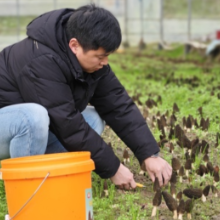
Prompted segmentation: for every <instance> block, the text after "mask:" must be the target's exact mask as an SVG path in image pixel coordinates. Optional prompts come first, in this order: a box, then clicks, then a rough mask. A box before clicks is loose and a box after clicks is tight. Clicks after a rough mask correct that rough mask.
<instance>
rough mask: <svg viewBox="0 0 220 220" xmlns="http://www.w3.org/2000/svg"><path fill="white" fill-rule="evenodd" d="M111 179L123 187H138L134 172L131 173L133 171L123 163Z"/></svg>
mask: <svg viewBox="0 0 220 220" xmlns="http://www.w3.org/2000/svg"><path fill="white" fill-rule="evenodd" d="M110 179H111V181H112V182H113V183H114V184H115V185H116V186H119V187H121V188H123V189H126V190H130V189H131V188H132V189H134V188H136V182H135V181H134V175H133V173H131V171H130V170H129V169H128V168H127V167H125V166H124V165H123V164H120V166H119V168H118V171H117V172H116V174H115V175H114V176H113V177H111V178H110Z"/></svg>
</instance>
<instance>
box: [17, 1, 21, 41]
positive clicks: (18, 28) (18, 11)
mask: <svg viewBox="0 0 220 220" xmlns="http://www.w3.org/2000/svg"><path fill="white" fill-rule="evenodd" d="M16 17H17V40H18V41H19V39H20V29H21V27H20V25H21V24H20V5H19V0H16Z"/></svg>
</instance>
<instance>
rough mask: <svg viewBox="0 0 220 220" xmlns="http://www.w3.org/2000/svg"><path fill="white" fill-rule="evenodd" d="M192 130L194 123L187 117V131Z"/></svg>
mask: <svg viewBox="0 0 220 220" xmlns="http://www.w3.org/2000/svg"><path fill="white" fill-rule="evenodd" d="M191 129H192V121H191V118H190V117H187V119H186V131H187V132H190V131H191Z"/></svg>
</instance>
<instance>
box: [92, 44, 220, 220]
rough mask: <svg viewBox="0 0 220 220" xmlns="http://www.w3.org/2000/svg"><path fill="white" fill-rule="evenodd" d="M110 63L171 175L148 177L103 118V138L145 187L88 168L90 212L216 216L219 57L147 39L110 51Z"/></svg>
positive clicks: (98, 215) (219, 206)
mask: <svg viewBox="0 0 220 220" xmlns="http://www.w3.org/2000/svg"><path fill="white" fill-rule="evenodd" d="M110 65H111V67H112V69H113V70H114V72H115V74H116V75H117V76H118V78H119V79H120V81H121V82H122V84H123V85H124V86H125V88H126V89H127V91H128V93H129V95H130V96H131V97H132V99H133V100H134V102H135V103H136V104H137V105H138V107H139V109H140V111H141V113H142V115H143V117H144V118H145V119H146V122H147V123H148V126H149V127H150V129H151V131H152V133H153V135H154V137H155V139H156V141H157V142H158V144H159V146H160V150H161V151H160V156H161V157H163V158H164V159H166V160H167V161H168V162H169V163H170V164H171V165H172V167H173V175H172V178H171V180H170V182H169V184H168V185H167V186H164V187H161V188H160V187H158V186H156V185H157V184H156V183H155V184H153V183H152V181H151V180H150V178H149V177H148V175H147V173H145V172H144V171H143V170H142V169H141V168H140V166H139V163H138V161H137V159H136V158H135V157H134V154H133V152H132V151H131V150H130V149H128V148H127V146H126V145H125V144H124V143H123V142H122V141H121V140H120V139H119V138H118V137H117V136H116V135H115V134H114V132H112V130H111V128H109V127H108V126H107V127H106V129H105V131H104V134H103V138H104V140H105V141H106V142H107V143H108V144H109V146H110V147H112V148H113V150H114V151H115V153H116V155H117V156H118V157H119V158H120V160H121V162H123V163H124V164H125V165H126V166H127V167H128V168H129V169H130V170H131V171H132V172H133V173H134V178H135V180H136V181H137V182H139V183H142V184H143V185H145V186H146V187H145V188H136V189H135V190H133V191H125V190H121V189H118V188H117V187H115V186H113V185H112V184H111V181H110V180H101V179H100V178H99V177H98V176H96V175H95V174H93V196H94V216H95V219H98V220H100V219H109V220H111V219H112V220H113V219H119V220H127V219H132V220H136V219H137V220H142V219H164V220H165V219H175V218H176V219H200V220H201V219H216V220H217V219H220V198H219V196H220V193H219V190H220V184H219V164H220V160H219V152H220V146H219V142H218V139H219V132H220V131H219V130H220V126H219V122H220V119H219V111H220V100H219V99H220V86H219V85H220V68H219V67H220V62H219V59H218V58H216V59H215V60H212V59H210V58H209V57H205V56H204V55H203V53H202V51H192V52H191V53H190V54H188V55H185V54H184V46H183V45H174V46H173V50H169V51H165V50H163V51H158V50H157V49H156V45H148V47H147V49H145V50H143V51H138V50H136V49H128V50H126V51H124V53H122V54H117V53H116V54H113V55H112V56H111V57H110ZM105 192H108V194H106V193H105ZM160 201H161V202H160ZM155 207H156V208H155Z"/></svg>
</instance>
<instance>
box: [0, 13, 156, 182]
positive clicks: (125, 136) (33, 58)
mask: <svg viewBox="0 0 220 220" xmlns="http://www.w3.org/2000/svg"><path fill="white" fill-rule="evenodd" d="M73 12H74V10H72V9H62V10H55V11H52V12H48V13H46V14H43V15H41V16H39V17H38V18H36V19H35V20H33V21H32V22H31V23H30V24H29V25H28V27H27V35H28V37H27V38H26V39H24V40H23V41H21V42H18V43H16V44H14V45H12V46H9V47H7V48H5V49H4V50H3V51H2V52H1V53H0V108H2V107H4V106H8V105H12V104H16V103H24V102H26V103H27V102H34V103H39V104H41V105H43V106H44V107H45V108H46V109H47V110H48V113H49V116H50V129H51V130H52V131H53V132H54V133H55V134H56V136H57V137H58V138H59V140H60V141H61V143H62V144H63V145H64V147H65V148H66V149H67V150H68V151H90V152H91V155H92V159H93V160H94V161H95V166H96V172H97V173H98V174H99V175H100V176H101V177H103V178H108V177H111V176H113V175H114V174H115V173H116V171H117V169H118V167H119V164H120V161H119V159H118V158H117V157H116V156H115V155H114V153H113V151H112V149H111V148H110V147H109V146H108V145H107V144H106V143H105V142H104V141H103V140H102V138H101V137H100V136H99V135H98V134H97V133H96V132H95V131H93V129H91V128H90V127H89V126H88V124H87V123H86V122H85V121H84V119H83V117H82V115H81V114H80V112H82V111H83V110H84V109H85V107H86V106H87V104H88V103H89V102H90V103H91V104H92V105H94V106H95V108H96V110H97V111H98V113H99V114H100V116H101V117H102V118H103V119H104V120H105V121H106V122H107V124H108V125H109V126H110V127H111V128H112V129H113V130H114V131H115V132H116V134H117V135H118V136H119V137H120V138H121V139H122V140H123V141H124V142H125V144H127V146H129V147H130V148H131V150H132V151H133V152H134V154H135V155H136V157H137V158H138V160H139V162H142V161H143V160H144V159H146V158H147V157H149V156H151V155H152V154H154V153H157V152H158V151H159V148H158V146H157V143H156V141H155V139H154V138H153V136H152V134H151V132H150V130H149V129H148V127H147V124H146V122H145V120H144V119H143V117H142V116H141V114H140V112H139V110H138V108H137V107H136V105H135V104H134V103H133V102H132V100H131V98H130V97H129V96H128V94H127V92H126V91H125V89H124V87H123V86H122V85H121V84H120V82H119V81H118V79H117V77H116V76H115V74H114V73H113V72H112V71H111V68H110V67H109V66H104V67H103V68H102V69H101V70H99V71H97V72H94V73H92V74H86V73H83V71H82V69H81V67H80V65H79V63H78V61H77V58H76V57H75V55H74V54H73V53H72V52H71V50H70V49H69V47H68V43H67V40H66V36H65V31H64V26H65V23H66V21H67V19H68V18H69V16H70V15H71V14H72V13H73Z"/></svg>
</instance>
